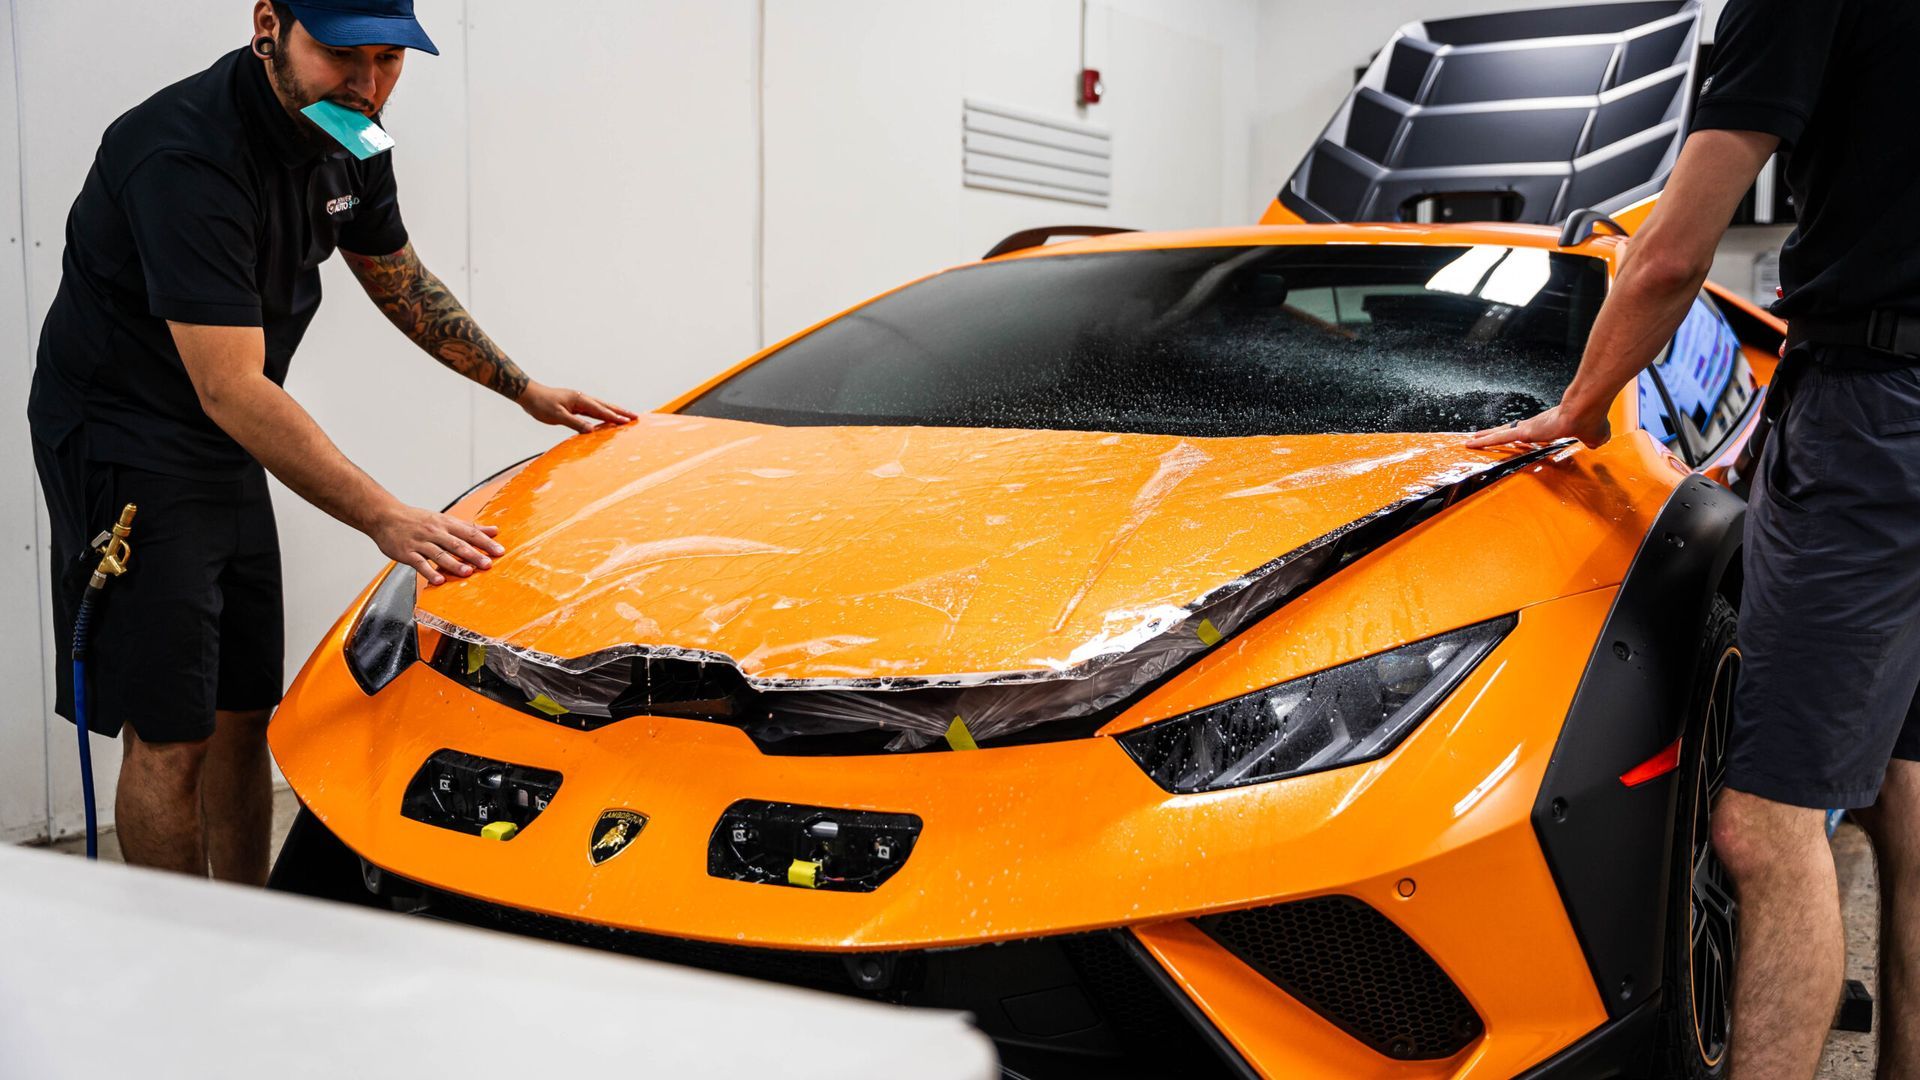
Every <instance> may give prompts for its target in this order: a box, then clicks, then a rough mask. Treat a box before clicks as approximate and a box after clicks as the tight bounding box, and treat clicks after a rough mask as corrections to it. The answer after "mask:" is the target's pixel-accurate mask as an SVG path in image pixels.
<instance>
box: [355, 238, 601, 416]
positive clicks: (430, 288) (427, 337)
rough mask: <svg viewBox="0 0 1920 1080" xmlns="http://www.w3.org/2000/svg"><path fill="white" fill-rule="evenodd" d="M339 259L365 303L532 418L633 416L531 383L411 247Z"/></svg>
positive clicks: (573, 392) (581, 396) (578, 395)
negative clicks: (357, 284) (362, 291)
mask: <svg viewBox="0 0 1920 1080" xmlns="http://www.w3.org/2000/svg"><path fill="white" fill-rule="evenodd" d="M340 255H341V257H342V258H344V259H345V260H346V262H347V267H348V268H349V269H351V270H352V271H353V276H354V277H356V278H359V279H360V287H361V288H363V289H365V290H366V291H367V298H368V299H370V300H372V301H373V302H374V305H375V306H376V307H378V308H379V309H380V310H381V312H382V313H384V314H385V315H386V317H387V320H388V321H389V322H391V323H393V325H394V326H396V327H398V328H399V330H400V332H401V333H403V334H405V335H407V337H409V338H411V339H412V340H413V342H414V344H416V345H418V346H420V348H421V349H423V350H425V351H426V353H427V355H428V356H431V357H433V358H434V359H436V360H438V361H440V362H441V363H442V364H445V365H446V366H447V367H449V368H452V369H453V370H454V371H457V372H459V373H460V374H462V375H465V376H466V377H467V378H469V379H472V380H473V381H474V382H477V383H479V384H480V385H481V386H484V387H486V388H488V389H489V390H492V391H494V392H495V393H497V394H499V395H501V396H502V397H505V398H506V399H508V400H509V401H514V402H518V403H519V405H520V407H521V408H523V409H525V410H526V411H527V412H528V414H530V415H531V416H533V418H534V419H536V420H540V421H543V422H545V423H549V424H564V425H565V426H567V427H570V428H573V429H574V430H576V431H591V430H592V429H593V428H595V427H597V426H599V424H600V423H612V424H620V423H625V422H626V421H628V420H631V419H633V418H634V414H633V413H632V412H630V411H628V410H626V409H623V408H620V407H619V406H617V405H609V404H607V403H605V402H602V401H599V400H596V399H594V398H592V397H589V396H587V395H586V394H583V393H581V392H580V391H578V390H567V389H563V388H561V387H554V386H547V385H545V384H543V383H537V382H534V381H533V380H531V379H529V378H527V375H526V373H525V372H523V371H521V370H520V367H519V365H517V364H515V363H514V362H513V361H512V360H511V359H509V358H508V357H507V354H506V353H504V352H502V351H501V350H500V347H499V346H498V345H495V344H494V343H493V339H492V338H489V337H488V336H487V335H486V332H485V331H484V330H481V329H480V326H479V324H477V323H475V322H474V321H473V316H472V315H469V314H467V309H466V308H465V307H463V306H462V305H461V303H460V301H459V299H458V298H457V297H455V296H454V295H453V291H452V290H450V289H448V288H447V286H446V283H445V282H443V281H441V280H440V279H439V278H438V277H437V276H435V275H434V273H433V271H431V270H429V269H427V268H426V266H424V265H423V264H422V263H421V262H420V256H419V255H418V254H416V253H415V252H414V250H413V245H412V244H408V245H407V246H406V247H403V248H401V249H400V250H399V251H396V252H394V253H393V254H391V255H377V256H376V255H357V254H354V253H353V252H350V251H342V252H341V253H340Z"/></svg>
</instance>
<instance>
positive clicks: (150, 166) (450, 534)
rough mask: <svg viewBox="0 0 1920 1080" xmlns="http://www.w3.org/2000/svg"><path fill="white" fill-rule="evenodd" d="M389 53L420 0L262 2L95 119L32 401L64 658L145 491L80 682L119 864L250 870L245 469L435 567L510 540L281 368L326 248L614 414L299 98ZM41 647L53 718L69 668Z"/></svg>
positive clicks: (414, 308) (275, 615) (253, 832)
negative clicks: (518, 333)
mask: <svg viewBox="0 0 1920 1080" xmlns="http://www.w3.org/2000/svg"><path fill="white" fill-rule="evenodd" d="M408 49H420V50H424V51H427V52H431V53H436V54H437V51H438V50H436V49H435V48H434V46H433V42H432V40H431V39H429V38H428V37H427V35H426V32H425V31H424V30H423V29H422V28H421V27H420V24H419V23H418V22H416V21H415V19H414V17H413V4H412V0H292V2H287V3H281V2H269V0H260V2H258V3H255V4H254V5H253V27H252V34H251V41H250V43H249V45H248V46H247V47H245V48H241V49H236V50H234V51H233V52H231V53H228V54H227V55H226V56H223V57H221V58H220V59H219V60H218V61H216V62H215V63H214V65H213V66H212V67H210V68H208V69H206V70H205V71H203V72H200V73H199V74H197V75H194V76H191V77H189V78H187V79H185V80H183V81H181V82H178V83H175V84H174V85H172V86H169V87H167V88H166V89H164V90H161V91H160V92H159V93H157V94H155V95H153V96H152V97H150V98H148V99H147V100H146V101H145V102H142V103H141V104H140V105H138V106H136V107H135V108H134V109H133V110H131V111H130V112H128V113H127V114H126V115H124V116H122V117H120V118H119V119H118V120H116V121H114V123H113V124H112V125H111V126H109V127H108V128H107V131H106V134H105V135H104V136H103V137H102V139H101V142H100V150H99V152H98V154H97V155H96V156H95V158H94V163H93V168H92V169H91V171H89V172H88V174H87V178H86V182H85V184H84V185H83V186H82V187H81V190H80V195H79V197H78V198H77V199H76V200H75V201H74V204H73V209H72V211H71V213H70V214H69V216H68V218H67V246H66V251H65V254H64V257H63V261H62V276H61V281H60V289H59V293H58V295H57V296H55V298H54V301H53V306H52V308H51V310H50V311H49V312H48V313H47V319H46V323H45V325H44V327H43V329H42V332H41V337H40V350H39V358H38V362H37V364H36V366H35V370H34V378H33V391H32V396H31V399H30V401H29V404H28V418H29V421H30V425H31V428H32V432H33V444H34V445H33V450H34V463H35V465H36V467H37V469H38V471H39V474H40V481H41V486H42V489H43V491H44V493H45V497H46V501H47V509H48V514H49V519H50V523H51V527H52V561H53V609H54V616H55V619H54V622H55V629H56V632H57V635H58V637H57V640H59V641H60V642H61V644H62V648H61V650H60V652H61V655H62V656H63V657H64V655H65V644H66V643H67V642H68V641H69V640H70V636H71V633H72V624H73V619H74V614H75V608H76V607H77V605H78V601H79V598H80V595H81V591H82V589H83V588H84V586H85V584H86V579H87V576H88V572H89V570H90V563H91V561H92V559H93V558H97V556H93V555H92V553H91V552H90V550H89V540H90V539H91V537H92V536H93V534H94V533H96V532H98V531H99V530H101V529H103V528H104V527H105V526H106V525H108V524H110V523H112V521H113V520H114V518H115V517H116V516H117V514H118V511H119V508H120V506H121V505H122V504H124V503H129V502H131V503H137V504H138V505H139V507H140V510H139V517H138V521H137V525H136V530H135V535H134V540H135V551H136V558H134V559H133V561H132V566H131V569H130V571H129V572H128V573H127V575H126V576H125V577H124V578H123V579H122V580H121V581H120V583H118V584H116V585H115V586H114V587H113V589H112V591H111V592H110V593H109V595H108V598H107V601H106V603H105V605H104V606H103V608H102V610H100V611H99V612H97V613H96V615H95V618H94V621H93V624H92V631H91V634H92V642H91V648H90V654H91V655H92V656H93V657H95V662H94V664H93V665H92V666H93V668H94V670H93V671H92V672H91V673H90V675H91V677H90V678H89V679H88V686H87V687H86V688H85V689H86V690H87V703H88V710H89V716H88V722H89V726H90V727H91V728H92V730H93V731H95V732H98V733H100V734H103V735H108V736H112V735H114V734H116V733H120V732H121V731H122V730H123V728H124V733H125V737H124V742H125V747H124V749H125V756H124V759H123V761H122V764H121V769H120V785H119V794H118V797H117V799H116V802H115V812H116V819H117V824H118V831H119V838H120V847H121V851H122V852H123V854H124V856H125V858H126V860H127V861H128V862H130V863H139V864H143V865H147V866H154V867H161V868H165V869H171V870H177V871H180V872H183V873H188V874H195V875H205V874H207V873H208V871H209V868H211V871H212V874H213V876H214V877H216V878H221V879H225V880H230V881H245V882H254V883H260V882H264V881H265V880H266V875H267V858H268V827H269V821H270V799H269V790H268V782H269V781H268V776H269V773H268V758H267V748H266V722H267V718H268V716H269V714H270V713H271V711H272V709H273V706H274V705H275V704H277V703H278V701H279V698H280V691H281V688H282V684H281V658H282V636H283V630H282V625H281V589H280V555H279V547H278V540H277V537H276V535H275V532H274V523H273V510H272V506H271V504H270V503H269V501H268V495H267V484H266V476H265V472H263V471H262V466H264V467H265V470H266V471H270V472H272V473H273V474H274V475H275V476H276V477H278V478H279V479H280V480H281V481H282V482H283V483H285V484H286V485H287V487H289V488H291V489H292V490H293V491H294V492H295V493H296V494H298V495H299V496H300V497H302V498H304V499H306V500H307V501H308V502H311V503H313V504H314V505H315V506H317V507H319V508H320V509H322V510H324V511H326V512H327V513H328V514H331V515H332V516H334V517H335V518H338V519H339V520H341V521H342V522H345V523H346V524H348V525H350V526H352V527H353V528H355V529H358V530H359V531H361V532H363V533H365V534H366V535H367V536H368V538H370V539H371V540H373V542H374V543H375V544H376V545H378V547H379V548H380V550H381V551H382V552H383V553H384V554H386V556H387V557H388V558H391V559H393V560H395V561H396V562H399V563H402V564H404V565H406V566H410V567H413V568H414V569H415V570H417V571H418V572H419V574H420V576H421V577H423V578H425V579H426V580H427V581H428V582H429V583H430V584H439V583H441V582H442V581H444V580H445V579H446V577H447V576H449V575H452V576H462V577H464V576H466V575H469V574H472V573H474V572H475V571H477V570H485V569H486V568H487V567H488V566H490V565H491V562H492V560H493V559H495V558H498V557H499V556H500V555H501V554H502V553H503V548H502V547H501V545H500V543H499V542H498V540H496V539H495V536H494V530H493V529H492V528H490V527H481V526H476V525H474V524H473V523H471V522H468V521H463V520H460V519H459V518H455V517H452V516H450V515H447V514H441V513H435V512H433V511H431V510H425V509H421V508H418V507H412V506H407V505H406V504H404V503H402V502H400V501H399V500H398V499H396V498H394V496H393V495H391V494H389V493H388V492H387V491H386V490H385V489H384V488H382V487H381V486H380V485H379V484H378V483H376V482H374V480H373V479H372V478H371V477H369V476H368V475H367V474H366V473H364V472H362V471H361V470H360V469H358V468H356V467H355V466H354V465H353V463H352V462H350V461H348V460H347V459H346V457H345V456H344V455H342V454H341V452H340V450H339V449H338V448H337V447H335V446H334V444H333V443H332V441H331V440H329V439H328V438H327V436H326V434H325V433H324V432H322V431H321V430H320V428H319V426H318V425H317V424H315V423H314V420H313V418H312V417H311V416H309V415H308V414H307V412H306V411H305V410H304V409H302V408H301V407H300V405H299V404H298V403H297V402H295V401H294V399H293V398H292V397H290V396H288V394H287V393H286V391H285V390H283V389H281V384H282V383H283V381H284V380H285V378H286V373H287V366H288V362H289V361H290V360H291V359H292V356H293V352H294V349H295V347H296V346H297V345H298V344H299V342H300V339H301V336H302V335H303V333H304V332H305V331H306V328H307V324H308V323H309V322H310V321H311V320H312V318H313V314H314V311H315V310H316V309H317V308H318V306H319V303H320V273H319V266H320V263H322V262H324V261H325V260H326V259H327V257H328V256H329V255H331V254H332V252H333V250H334V249H335V248H336V247H337V248H339V250H340V252H341V254H342V256H343V258H344V259H345V260H346V262H347V265H348V267H349V268H350V269H351V270H352V271H353V273H354V275H355V276H356V277H357V278H358V279H359V280H360V283H361V285H362V286H363V287H364V288H365V289H366V292H367V295H368V296H369V297H370V298H371V299H372V300H373V301H374V303H375V304H376V305H378V306H379V308H380V310H381V311H382V312H384V313H385V314H386V316H387V318H388V319H389V320H391V321H392V322H393V324H394V325H395V326H397V327H398V328H399V329H400V330H401V332H402V333H404V334H406V335H407V336H408V337H409V338H411V339H413V341H414V342H416V343H417V344H418V345H419V346H420V347H421V348H422V349H423V350H425V351H426V352H427V353H428V354H429V355H431V356H433V357H434V358H435V359H437V360H439V361H440V362H441V363H442V364H444V365H446V366H447V367H449V368H452V369H453V370H454V371H456V372H459V373H460V374H462V375H465V376H466V377H467V378H469V379H472V380H474V381H475V382H478V383H480V384H481V385H483V386H486V387H489V388H490V389H492V390H494V391H496V392H498V393H499V394H501V395H503V396H505V397H507V398H509V399H511V400H513V401H515V402H517V403H518V404H519V405H520V407H521V408H522V409H524V410H526V412H527V413H529V414H530V415H531V416H533V418H534V419H536V420H540V421H543V422H546V423H550V424H561V425H565V426H568V427H572V428H574V429H576V430H580V431H586V430H590V429H591V428H593V427H596V426H598V425H600V424H603V423H620V422H623V421H625V420H628V419H631V418H632V416H633V414H632V413H630V412H627V411H626V410H624V409H620V408H617V407H615V406H612V405H608V404H605V403H603V402H600V401H597V400H595V399H594V398H591V397H588V396H587V395H585V394H582V393H580V392H579V391H575V390H565V389H559V388H556V387H550V386H545V385H542V384H540V383H537V382H533V381H532V380H530V379H528V377H527V376H526V375H525V374H524V373H523V372H522V371H521V370H520V368H519V367H517V366H516V365H515V364H514V362H513V361H512V360H510V359H508V358H507V356H506V354H505V353H504V352H502V351H501V350H500V348H499V347H498V346H496V345H495V344H494V343H493V342H492V341H491V340H490V339H489V338H488V337H487V335H486V334H484V333H482V332H481V330H480V328H479V327H478V326H477V325H475V323H474V321H473V318H472V316H470V315H468V314H467V312H466V310H465V309H464V308H462V307H461V305H460V302H459V301H458V300H456V299H455V298H454V296H453V295H452V293H450V292H449V291H448V290H447V287H446V286H445V285H444V284H442V283H441V281H440V279H439V278H437V277H435V276H434V275H433V273H432V272H431V271H429V270H427V269H426V267H424V266H423V265H421V262H420V259H419V256H417V255H416V254H415V253H414V250H413V246H412V245H411V244H410V243H408V242H407V230H406V226H405V225H404V224H403V223H402V221H401V218H400V208H399V203H398V197H397V194H396V190H395V184H394V175H393V165H392V160H391V156H390V155H388V154H378V155H376V156H373V157H370V158H367V159H365V160H358V159H357V157H356V156H349V155H348V154H347V153H346V152H345V151H344V150H343V149H342V144H341V143H340V142H338V141H336V140H334V139H333V138H332V137H331V136H329V135H327V134H326V133H324V132H323V131H322V129H321V128H319V127H318V126H317V125H316V124H315V123H314V122H312V121H310V120H309V119H307V118H306V116H305V115H303V113H302V111H301V110H302V109H304V108H306V107H307V106H310V105H313V104H315V103H317V102H330V103H332V104H333V105H336V106H341V107H343V108H344V109H347V110H353V112H355V113H358V114H360V115H361V116H363V117H367V118H374V117H377V116H378V115H379V113H380V110H381V108H382V107H383V106H385V104H386V102H387V96H388V95H389V94H391V93H392V91H393V87H394V83H395V82H396V81H397V80H398V79H399V77H400V71H401V68H402V66H403V65H404V63H405V60H406V51H407V50H408ZM324 108H325V106H323V109H324ZM55 667H56V671H57V673H58V678H59V680H60V686H59V703H58V711H59V712H60V713H61V715H63V716H66V717H68V718H70V719H71V718H72V717H73V686H72V680H71V677H70V666H69V665H67V664H65V663H61V664H56V665H55Z"/></svg>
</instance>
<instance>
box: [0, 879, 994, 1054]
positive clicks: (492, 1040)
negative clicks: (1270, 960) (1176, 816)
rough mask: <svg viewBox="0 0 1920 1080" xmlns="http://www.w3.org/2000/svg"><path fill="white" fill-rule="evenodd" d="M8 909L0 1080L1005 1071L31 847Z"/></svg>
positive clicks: (689, 990)
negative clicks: (16, 1079)
mask: <svg viewBox="0 0 1920 1080" xmlns="http://www.w3.org/2000/svg"><path fill="white" fill-rule="evenodd" d="M0 912H4V917H0V956H3V957H5V958H6V962H5V963H4V964H0V1076H23V1077H24V1076H32V1077H37V1078H48V1080H58V1078H63V1077H76V1078H78V1077H89V1078H90V1077H99V1076H115V1075H138V1076H140V1077H142V1078H143V1080H167V1078H172V1077H180V1078H188V1077H192V1078H195V1080H199V1078H204V1077H223V1076H265V1075H271V1076H273V1077H274V1078H275V1080H296V1078H302V1077H316V1078H317V1077H329V1078H331V1077H340V1076H375V1075H378V1076H464V1075H487V1076H537V1077H580V1076H700V1077H753V1078H755V1080H760V1078H763V1077H768V1076H778V1077H781V1078H782V1080H803V1078H807V1077H821V1078H826V1077H834V1078H836V1080H838V1078H858V1077H875V1078H881V1077H885V1078H893V1077H900V1076H914V1077H928V1078H934V1080H941V1078H953V1080H990V1078H992V1077H995V1076H997V1075H998V1074H999V1069H998V1067H997V1065H996V1064H995V1058H994V1053H993V1048H992V1044H991V1043H989V1042H988V1041H987V1039H986V1037H985V1036H984V1035H982V1034H980V1033H979V1032H978V1031H976V1030H974V1029H973V1028H971V1027H970V1026H969V1025H968V1024H967V1023H966V1021H965V1019H964V1018H963V1017H962V1016H961V1015H960V1014H957V1013H943V1012H933V1011H929V1010H919V1009H904V1008H899V1007H895V1006H888V1005H877V1004H869V1003H867V1002H862V1001H854V1000H849V999H846V998H839V997H834V996H832V995H828V994H817V993H813V992H810V991H805V990H795V989H790V988H787V987H780V986H773V985H770V984H766V983H757V982H753V981H751V980H747V979H737V978H732V977H729V976H725V975H715V974H711V973H708V972H703V971H695V970H692V969H688V968H680V967H675V966H673V965H670V964H660V963H654V962H652V961H647V960H635V959H629V958H625V957H615V956H608V955H602V954H597V953H593V952H590V951H587V950H584V949H576V948H571V947H568V946H561V945H548V944H544V943H541V942H534V941H525V940H520V939H516V938H511V937H507V936H504V935H499V934H489V933H486V932H484V931H478V930H470V929H467V928H464V927H456V926H448V925H443V924H436V923H431V922H427V921H426V920H423V919H411V918H405V917H402V916H397V915H384V914H381V913H378V912H372V911H361V910H356V909H353V908H349V907H346V906H344V905H336V904H328V903H323V902H320V901H315V900H306V899H302V898H296V897H290V896H283V895H280V894H276V893H267V892H262V891H259V890H254V889H242V888H238V887H235V886H228V885H214V884H211V883H206V882H196V881H193V880H190V879H187V878H183V877H176V876H173V875H168V874H159V873H155V872H152V871H145V870H137V869H131V868H127V867H121V866H113V865H110V864H101V863H95V864H91V865H89V864H88V863H86V862H84V861H82V860H80V859H75V858H72V857H70V856H63V855H55V854H52V853H49V852H43V851H32V850H27V849H19V848H0ZM103 1006H104V1007H106V1009H107V1011H108V1013H110V1014H111V1015H107V1014H105V1013H103V1012H102V1011H101V1010H102V1008H103ZM103 1025H105V1026H104V1027H103Z"/></svg>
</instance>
